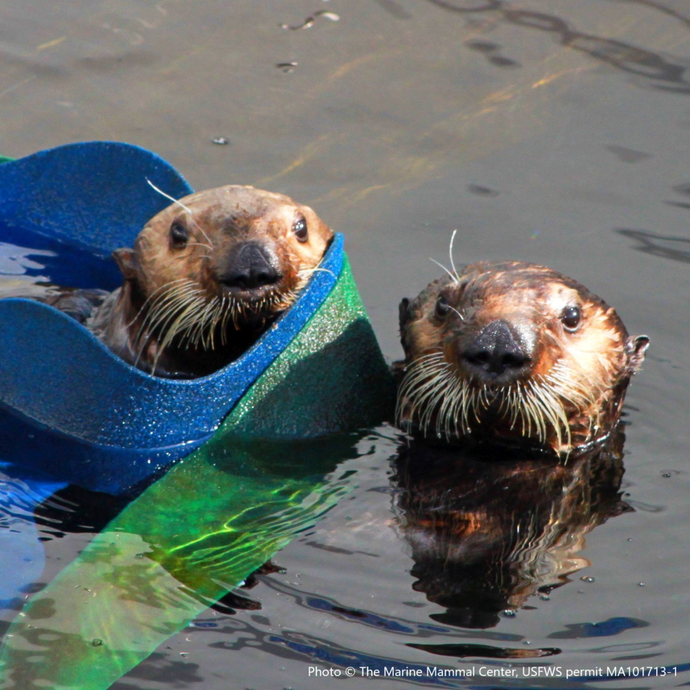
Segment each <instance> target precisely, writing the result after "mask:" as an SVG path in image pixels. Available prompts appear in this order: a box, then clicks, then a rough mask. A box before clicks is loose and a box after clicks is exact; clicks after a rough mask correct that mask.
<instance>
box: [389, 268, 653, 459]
mask: <svg viewBox="0 0 690 690" xmlns="http://www.w3.org/2000/svg"><path fill="white" fill-rule="evenodd" d="M400 330H401V339H402V345H403V349H404V351H405V360H404V362H402V363H399V364H398V365H397V366H398V369H399V370H400V371H401V374H402V380H401V383H400V386H399V389H398V402H397V410H396V419H397V423H398V425H399V426H401V428H403V429H404V430H407V431H409V432H410V433H412V434H413V435H416V436H421V437H424V438H426V439H435V440H440V441H443V442H454V441H459V440H464V441H467V440H475V441H480V442H485V441H490V442H492V443H495V442H500V443H504V444H507V445H516V444H517V445H522V446H524V445H529V446H534V447H538V448H541V449H543V450H545V451H547V452H550V453H556V454H565V455H568V454H570V453H572V452H573V451H576V450H580V451H581V450H585V449H588V448H590V447H592V445H593V444H596V443H597V442H599V441H600V440H602V439H603V438H605V437H606V436H607V434H608V433H609V432H610V430H611V429H612V428H613V426H614V425H615V423H616V421H617V420H618V417H619V415H620V411H621V406H622V404H623V398H624V396H625V391H626V388H627V386H628V383H629V381H630V377H631V376H632V375H633V374H634V373H635V372H636V371H637V370H638V369H639V368H640V366H641V364H642V361H643V359H644V354H645V351H646V349H647V347H648V345H649V338H647V336H636V337H631V336H629V335H628V332H627V331H626V329H625V326H624V325H623V322H622V321H621V319H620V318H619V316H618V314H616V312H615V311H614V310H613V309H612V308H611V307H609V306H608V305H607V304H606V303H605V302H604V301H603V300H602V299H600V298H599V297H597V296H596V295H593V294H592V293H591V292H589V291H588V290H587V289H586V288H584V287H583V286H582V285H580V284H579V283H577V282H576V281H575V280H573V279H571V278H568V277H566V276H564V275H562V274H561V273H558V272H557V271H554V270H552V269H550V268H546V267H544V266H537V265H535V264H530V263H523V262H519V261H506V262H479V263H476V264H472V265H470V266H468V267H467V268H465V269H464V270H463V271H462V272H461V273H457V272H455V271H454V272H452V273H449V274H448V275H447V276H445V277H444V278H441V279H439V280H436V281H434V282H433V283H431V284H430V285H429V286H428V287H427V288H426V289H425V290H424V291H422V293H421V294H420V295H419V296H418V297H417V298H416V299H415V300H413V301H410V300H407V299H405V300H403V301H402V303H401V305H400Z"/></svg>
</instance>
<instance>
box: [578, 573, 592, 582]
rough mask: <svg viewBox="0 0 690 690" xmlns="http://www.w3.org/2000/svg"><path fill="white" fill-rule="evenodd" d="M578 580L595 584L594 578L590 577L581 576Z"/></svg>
mask: <svg viewBox="0 0 690 690" xmlns="http://www.w3.org/2000/svg"><path fill="white" fill-rule="evenodd" d="M580 579H581V580H582V581H583V582H595V580H594V578H593V577H592V576H591V575H583V576H582V577H581V578H580Z"/></svg>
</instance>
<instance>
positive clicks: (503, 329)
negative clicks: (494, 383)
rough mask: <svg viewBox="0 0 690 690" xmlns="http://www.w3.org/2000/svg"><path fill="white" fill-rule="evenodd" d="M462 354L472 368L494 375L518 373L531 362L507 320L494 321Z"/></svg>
mask: <svg viewBox="0 0 690 690" xmlns="http://www.w3.org/2000/svg"><path fill="white" fill-rule="evenodd" d="M460 356H461V357H462V358H463V360H465V363H466V364H469V365H470V367H471V368H474V369H479V370H480V371H481V372H482V373H484V374H489V375H490V376H492V377H497V376H500V375H501V374H504V373H507V374H509V375H511V374H512V375H517V374H518V373H519V372H520V370H521V369H522V367H524V366H525V364H527V362H529V356H528V354H527V353H526V352H525V351H524V349H523V348H522V346H521V345H520V343H519V342H518V340H517V339H516V338H515V336H514V334H513V331H512V330H511V328H510V326H509V325H508V324H507V323H506V322H505V321H492V322H491V323H490V324H489V325H488V326H486V327H485V328H484V329H483V330H482V332H481V333H480V334H479V335H478V336H477V337H476V338H475V339H474V340H473V341H472V342H471V343H470V344H469V345H468V346H467V347H466V348H465V349H464V350H463V351H462V352H461V353H460Z"/></svg>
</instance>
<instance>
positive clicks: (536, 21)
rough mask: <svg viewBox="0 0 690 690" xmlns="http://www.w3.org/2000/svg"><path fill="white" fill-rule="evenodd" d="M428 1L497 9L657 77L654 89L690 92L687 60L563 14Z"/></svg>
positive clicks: (498, 4) (436, 0) (451, 7)
mask: <svg viewBox="0 0 690 690" xmlns="http://www.w3.org/2000/svg"><path fill="white" fill-rule="evenodd" d="M427 2H430V3H431V4H432V5H436V6H437V7H441V8H442V9H444V10H447V11H449V12H457V13H460V14H465V15H474V14H478V13H482V12H496V13H497V14H498V16H499V18H500V19H501V20H502V21H505V22H507V23H509V24H513V25H515V26H522V27H525V28H528V29H538V30H539V31H546V32H549V33H553V34H554V35H555V37H556V38H557V40H558V42H559V43H560V44H561V45H563V46H566V47H568V48H573V49H575V50H579V51H581V52H583V53H586V54H587V55H589V56H591V57H593V58H595V59H596V60H600V61H601V62H605V63H607V64H609V65H611V66H612V67H615V68H617V69H620V70H623V71H625V72H628V73H630V74H635V75H637V76H640V77H644V78H645V79H650V80H653V81H654V82H655V83H654V84H653V86H654V88H657V89H662V90H664V91H672V92H674V93H683V94H690V80H689V79H688V75H687V71H688V68H689V67H690V64H688V61H687V60H682V59H680V58H676V57H674V56H668V55H667V56H664V55H660V54H658V53H653V52H651V51H649V50H645V49H643V48H638V47H636V46H634V45H632V44H630V43H625V42H623V41H617V40H613V39H609V38H603V37H601V36H593V35H591V34H585V33H581V32H579V31H576V30H575V29H574V28H573V27H571V26H569V25H568V23H567V22H565V21H564V20H563V19H560V18H559V17H556V16H554V15H551V14H545V13H543V12H530V11H527V10H514V9H511V8H510V5H508V4H507V3H505V2H503V0H488V1H487V2H479V3H473V2H470V3H468V4H455V3H452V2H448V1H447V0H427ZM642 4H644V5H646V6H648V7H653V8H655V9H658V10H659V11H662V12H664V13H665V14H669V15H671V16H674V17H675V18H677V19H679V20H680V21H682V22H683V23H687V22H688V20H687V19H686V18H685V17H683V16H681V15H680V14H677V13H675V12H673V11H672V10H668V9H667V8H665V7H664V6H663V5H661V4H659V3H652V2H648V1H644V2H643V3H642Z"/></svg>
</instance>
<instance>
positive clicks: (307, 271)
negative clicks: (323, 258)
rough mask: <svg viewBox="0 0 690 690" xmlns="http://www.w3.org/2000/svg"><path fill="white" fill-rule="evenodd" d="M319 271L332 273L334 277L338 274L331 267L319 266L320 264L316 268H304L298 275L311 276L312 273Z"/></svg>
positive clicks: (300, 276) (301, 276)
mask: <svg viewBox="0 0 690 690" xmlns="http://www.w3.org/2000/svg"><path fill="white" fill-rule="evenodd" d="M317 271H322V272H323V273H330V274H331V275H332V276H333V277H334V278H337V277H338V276H337V275H336V274H335V273H333V271H331V269H330V268H319V267H318V266H317V267H316V268H303V269H302V270H301V271H298V272H297V276H298V277H299V278H303V277H306V278H308V277H310V276H311V275H312V273H316V272H317Z"/></svg>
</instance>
